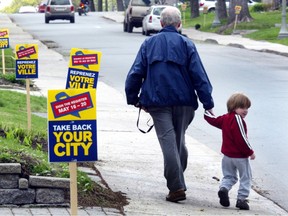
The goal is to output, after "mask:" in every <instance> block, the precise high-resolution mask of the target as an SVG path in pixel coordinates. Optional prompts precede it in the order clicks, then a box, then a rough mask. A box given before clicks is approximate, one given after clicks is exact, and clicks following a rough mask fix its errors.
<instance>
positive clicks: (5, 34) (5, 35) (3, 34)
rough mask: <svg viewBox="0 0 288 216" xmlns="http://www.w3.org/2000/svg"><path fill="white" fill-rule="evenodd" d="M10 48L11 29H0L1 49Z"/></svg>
mask: <svg viewBox="0 0 288 216" xmlns="http://www.w3.org/2000/svg"><path fill="white" fill-rule="evenodd" d="M7 48H9V31H8V29H0V49H7Z"/></svg>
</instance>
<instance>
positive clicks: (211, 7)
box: [199, 0, 258, 13]
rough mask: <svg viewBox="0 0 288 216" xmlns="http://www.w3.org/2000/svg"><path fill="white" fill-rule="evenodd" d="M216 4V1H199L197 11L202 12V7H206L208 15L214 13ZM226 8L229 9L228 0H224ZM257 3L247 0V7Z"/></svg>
mask: <svg viewBox="0 0 288 216" xmlns="http://www.w3.org/2000/svg"><path fill="white" fill-rule="evenodd" d="M216 2H217V0H200V1H199V11H200V12H203V10H204V7H207V10H208V13H210V12H215V9H216ZM225 3H226V8H227V9H228V8H229V3H230V0H225ZM257 3H258V2H255V1H253V0H248V6H253V5H255V4H257Z"/></svg>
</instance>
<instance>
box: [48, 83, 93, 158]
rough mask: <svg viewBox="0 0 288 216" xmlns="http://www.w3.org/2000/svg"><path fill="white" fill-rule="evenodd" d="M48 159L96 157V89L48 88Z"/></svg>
mask: <svg viewBox="0 0 288 216" xmlns="http://www.w3.org/2000/svg"><path fill="white" fill-rule="evenodd" d="M47 99H48V103H47V104H48V105H47V106H48V155H49V161H50V162H76V161H79V162H80V161H81V162H84V161H97V160H98V155H97V133H96V132H97V120H96V89H89V90H88V89H65V90H48V98H47Z"/></svg>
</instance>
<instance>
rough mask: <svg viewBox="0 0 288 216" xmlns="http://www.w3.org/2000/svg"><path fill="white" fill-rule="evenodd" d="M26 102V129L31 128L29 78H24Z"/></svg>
mask: <svg viewBox="0 0 288 216" xmlns="http://www.w3.org/2000/svg"><path fill="white" fill-rule="evenodd" d="M26 103H27V122H28V126H27V128H28V130H29V131H30V130H31V105H30V80H29V79H26Z"/></svg>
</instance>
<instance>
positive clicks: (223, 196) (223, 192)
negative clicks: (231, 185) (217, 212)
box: [218, 187, 230, 207]
mask: <svg viewBox="0 0 288 216" xmlns="http://www.w3.org/2000/svg"><path fill="white" fill-rule="evenodd" d="M218 197H219V198H220V204H221V205H222V206H224V207H229V206H230V201H229V196H228V190H227V189H226V188H224V187H221V188H220V190H219V191H218Z"/></svg>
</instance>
